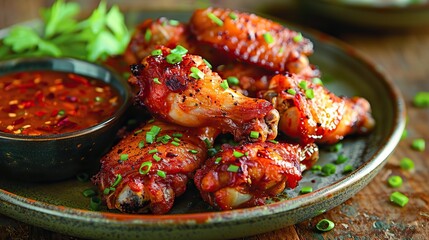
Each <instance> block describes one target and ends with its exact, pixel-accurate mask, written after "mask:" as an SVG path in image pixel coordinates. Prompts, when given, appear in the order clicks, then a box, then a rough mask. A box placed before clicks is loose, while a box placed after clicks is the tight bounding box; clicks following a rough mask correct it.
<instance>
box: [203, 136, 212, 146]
mask: <svg viewBox="0 0 429 240" xmlns="http://www.w3.org/2000/svg"><path fill="white" fill-rule="evenodd" d="M204 143H205V144H206V147H208V148H210V147H211V146H212V144H211V142H210V140H209V139H208V138H205V139H204Z"/></svg>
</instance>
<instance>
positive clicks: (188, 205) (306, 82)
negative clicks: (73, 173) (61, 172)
mask: <svg viewBox="0 0 429 240" xmlns="http://www.w3.org/2000/svg"><path fill="white" fill-rule="evenodd" d="M152 15H153V17H151V16H152ZM130 16H131V19H134V22H133V25H135V26H136V27H135V32H134V35H133V37H132V38H131V41H130V43H129V45H128V48H127V50H126V52H125V53H124V55H123V56H120V59H121V61H123V62H125V65H127V66H129V68H128V71H129V74H130V77H129V80H128V81H129V83H130V85H131V86H133V88H134V93H135V98H134V101H135V105H136V108H135V109H134V110H133V112H132V114H130V116H132V117H130V118H132V120H133V125H132V127H131V128H130V127H128V129H127V130H126V131H125V133H122V134H121V136H120V138H119V139H118V140H117V144H116V145H115V146H114V147H113V148H112V150H111V151H110V152H109V153H107V154H106V155H105V156H104V157H103V158H102V159H101V160H100V166H99V167H98V168H97V169H94V172H93V173H91V174H90V179H91V180H90V181H87V182H82V181H78V180H74V179H71V180H66V181H61V182H55V183H16V182H11V181H8V180H2V181H0V188H1V189H2V190H1V192H0V196H1V198H0V199H1V203H2V204H1V205H0V210H1V212H2V213H3V214H5V215H8V216H12V217H14V218H16V219H18V220H21V221H26V222H29V223H31V224H34V225H37V226H42V227H44V228H46V229H49V230H53V231H58V232H61V233H65V234H70V235H73V236H78V237H85V238H86V237H88V238H102V239H108V238H118V237H122V238H126V239H137V238H143V237H144V238H149V239H154V238H157V239H171V238H178V239H198V238H201V236H204V237H205V238H206V237H207V238H209V239H219V238H236V237H243V236H250V235H255V234H258V233H262V232H267V231H272V230H275V229H279V228H282V227H285V226H288V225H292V224H295V223H298V222H300V221H303V220H306V219H309V218H311V217H314V216H316V215H318V214H320V213H322V212H324V211H327V210H329V209H331V208H333V207H335V206H337V205H339V204H341V203H342V202H344V201H345V200H347V199H348V198H350V197H351V196H353V195H354V194H355V193H357V192H358V191H359V190H360V189H362V188H363V187H364V186H366V184H368V183H369V181H370V180H371V179H372V178H373V177H374V176H375V175H376V174H377V173H378V171H379V170H380V169H381V168H382V167H383V165H384V163H385V161H386V159H387V157H388V155H389V154H390V153H391V152H392V151H393V149H394V147H395V146H396V144H397V143H398V141H399V139H400V136H401V134H402V130H403V128H404V124H405V121H404V119H405V117H404V115H405V113H404V103H403V100H402V98H401V96H400V94H399V93H398V90H397V89H396V87H395V86H394V85H392V84H391V82H390V81H389V80H388V79H386V78H385V76H384V74H383V73H382V71H381V70H380V69H379V68H378V67H377V66H376V65H374V64H372V63H370V62H369V61H368V60H366V59H364V58H363V57H361V56H360V55H359V54H358V53H357V52H356V51H355V50H353V49H352V48H350V47H349V46H346V45H345V44H343V43H341V42H339V41H337V40H335V39H332V38H330V37H328V36H326V35H323V34H321V33H317V32H313V31H309V30H305V29H301V28H299V27H296V26H293V25H291V24H287V23H278V22H276V21H275V20H271V19H268V18H264V17H261V16H258V15H256V14H251V13H245V12H239V11H235V10H230V9H221V8H206V9H198V10H195V11H193V12H189V13H188V12H186V13H183V14H179V18H178V19H176V18H173V17H177V13H170V12H157V13H150V14H143V15H140V14H138V17H136V16H133V15H132V13H130ZM141 16H143V18H144V20H143V19H142V20H141V21H140V20H138V21H137V20H136V19H140V18H141ZM106 141H107V140H106ZM340 159H341V160H340ZM304 188H306V189H309V188H311V189H312V191H306V192H305V193H304V191H301V190H302V189H304ZM88 189H92V190H93V192H95V193H96V196H95V198H94V197H92V198H91V199H92V200H94V199H98V200H99V202H102V204H101V207H100V208H99V209H98V211H92V210H90V208H91V206H90V205H91V204H94V202H93V201H91V202H90V200H89V199H88V198H87V197H86V196H84V195H85V194H82V193H83V192H85V191H86V190H88ZM92 206H93V205H92Z"/></svg>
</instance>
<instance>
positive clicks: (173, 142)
mask: <svg viewBox="0 0 429 240" xmlns="http://www.w3.org/2000/svg"><path fill="white" fill-rule="evenodd" d="M171 144H173V145H174V146H176V147H178V146H179V145H180V143H178V142H176V141H172V142H171Z"/></svg>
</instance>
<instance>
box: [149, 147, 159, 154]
mask: <svg viewBox="0 0 429 240" xmlns="http://www.w3.org/2000/svg"><path fill="white" fill-rule="evenodd" d="M157 152H158V149H156V148H154V149H151V150H149V154H153V153H157Z"/></svg>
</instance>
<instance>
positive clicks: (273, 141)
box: [268, 139, 279, 144]
mask: <svg viewBox="0 0 429 240" xmlns="http://www.w3.org/2000/svg"><path fill="white" fill-rule="evenodd" d="M268 142H270V143H274V144H277V143H279V141H276V140H274V139H272V140H268Z"/></svg>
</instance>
